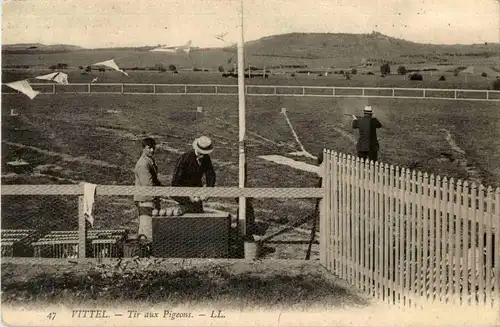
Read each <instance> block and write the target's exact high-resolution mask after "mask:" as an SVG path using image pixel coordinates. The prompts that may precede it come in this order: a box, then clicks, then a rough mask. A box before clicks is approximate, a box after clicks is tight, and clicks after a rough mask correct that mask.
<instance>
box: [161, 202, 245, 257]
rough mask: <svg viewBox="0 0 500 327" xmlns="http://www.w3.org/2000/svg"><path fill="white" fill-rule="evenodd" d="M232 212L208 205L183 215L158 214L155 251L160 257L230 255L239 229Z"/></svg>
mask: <svg viewBox="0 0 500 327" xmlns="http://www.w3.org/2000/svg"><path fill="white" fill-rule="evenodd" d="M231 219H232V218H231V214H230V213H228V212H224V211H218V210H212V209H205V212H203V213H186V214H184V215H182V216H154V217H153V242H152V245H151V246H152V255H153V256H155V257H159V258H229V257H230V255H231V243H232V241H234V233H237V229H236V228H233V227H232V226H231Z"/></svg>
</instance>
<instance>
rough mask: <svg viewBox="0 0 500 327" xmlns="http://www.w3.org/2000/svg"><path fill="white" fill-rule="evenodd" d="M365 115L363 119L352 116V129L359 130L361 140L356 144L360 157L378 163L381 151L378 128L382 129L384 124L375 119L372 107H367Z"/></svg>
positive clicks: (364, 111)
mask: <svg viewBox="0 0 500 327" xmlns="http://www.w3.org/2000/svg"><path fill="white" fill-rule="evenodd" d="M363 113H364V116H363V117H361V118H358V117H357V116H355V115H352V117H353V121H352V128H354V129H358V130H359V139H358V143H357V144H356V150H357V151H358V157H359V158H361V159H365V160H370V161H377V160H378V150H379V143H378V139H377V128H381V127H382V124H381V123H380V121H379V120H378V119H377V118H375V117H373V109H372V107H371V106H365V109H364V110H363Z"/></svg>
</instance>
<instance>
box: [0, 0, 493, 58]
mask: <svg viewBox="0 0 500 327" xmlns="http://www.w3.org/2000/svg"><path fill="white" fill-rule="evenodd" d="M239 6H240V1H239V0H178V1H174V0H135V1H130V0H84V1H82V0H4V1H3V3H2V17H1V18H2V43H3V44H13V43H43V44H61V43H64V44H74V45H79V46H82V47H85V48H97V47H116V46H144V45H157V44H162V45H171V46H176V45H181V44H184V43H186V42H187V41H188V40H192V41H193V45H194V46H199V47H214V46H224V45H225V44H224V43H223V42H221V41H219V40H217V39H216V38H215V37H214V35H215V34H220V33H226V32H227V33H228V34H227V36H226V37H225V39H226V40H227V41H228V42H236V41H238V38H239V27H238V26H239V18H238V12H239V8H240V7H239ZM499 19H500V13H499V2H498V0H244V38H245V41H250V40H255V39H258V38H261V37H265V36H269V35H275V34H283V33H292V32H304V33H307V32H319V33H371V32H372V31H377V32H380V33H383V34H386V35H389V36H393V37H397V38H402V39H406V40H409V41H413V42H419V43H433V44H458V43H460V44H471V43H484V42H498V41H499V29H500V27H499Z"/></svg>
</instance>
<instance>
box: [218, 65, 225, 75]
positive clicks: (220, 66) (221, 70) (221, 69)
mask: <svg viewBox="0 0 500 327" xmlns="http://www.w3.org/2000/svg"><path fill="white" fill-rule="evenodd" d="M218 69H219V72H221V73H223V72H224V67H223V66H222V65H219V68H218Z"/></svg>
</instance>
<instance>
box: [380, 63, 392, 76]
mask: <svg viewBox="0 0 500 327" xmlns="http://www.w3.org/2000/svg"><path fill="white" fill-rule="evenodd" d="M380 73H381V74H382V75H389V74H390V73H391V66H390V65H389V63H387V62H386V63H384V64H382V65H381V66H380Z"/></svg>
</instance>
